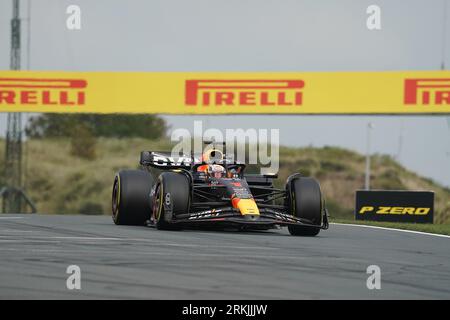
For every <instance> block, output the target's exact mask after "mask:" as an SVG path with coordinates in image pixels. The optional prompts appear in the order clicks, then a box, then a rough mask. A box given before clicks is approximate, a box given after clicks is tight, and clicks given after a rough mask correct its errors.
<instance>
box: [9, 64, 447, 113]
mask: <svg viewBox="0 0 450 320" xmlns="http://www.w3.org/2000/svg"><path fill="white" fill-rule="evenodd" d="M0 112H63V113H158V114H258V113H260V114H450V71H407V72H403V71H402V72H251V73H249V72H214V73H209V72H34V71H33V72H31V71H30V72H29V71H0Z"/></svg>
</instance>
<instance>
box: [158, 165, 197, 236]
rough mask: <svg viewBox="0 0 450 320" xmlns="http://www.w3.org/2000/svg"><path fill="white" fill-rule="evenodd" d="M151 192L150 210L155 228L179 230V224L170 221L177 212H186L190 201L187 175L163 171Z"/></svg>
mask: <svg viewBox="0 0 450 320" xmlns="http://www.w3.org/2000/svg"><path fill="white" fill-rule="evenodd" d="M152 193H153V194H152V199H151V202H152V212H153V220H154V222H155V226H156V228H157V229H159V230H180V229H181V228H180V226H179V225H176V224H174V223H171V221H172V220H173V218H174V217H176V215H177V214H180V213H188V210H189V203H190V199H189V198H190V184H189V180H188V177H187V176H186V175H184V174H182V173H177V172H163V173H161V175H160V176H159V178H158V181H157V182H156V185H155V189H154V192H152ZM168 206H170V208H171V212H167V210H166V208H167V207H168Z"/></svg>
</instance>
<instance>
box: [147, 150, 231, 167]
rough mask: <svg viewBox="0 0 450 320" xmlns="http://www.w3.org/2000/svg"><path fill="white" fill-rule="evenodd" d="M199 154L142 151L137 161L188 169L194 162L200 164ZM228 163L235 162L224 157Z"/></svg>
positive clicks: (157, 165) (151, 165)
mask: <svg viewBox="0 0 450 320" xmlns="http://www.w3.org/2000/svg"><path fill="white" fill-rule="evenodd" d="M201 159H202V157H201V155H178V156H177V155H173V154H172V153H170V152H164V151H142V152H141V157H140V160H139V163H140V164H141V165H142V166H146V167H148V166H150V167H153V168H158V169H190V168H192V166H194V165H196V164H201V163H203V162H202V160H201ZM225 162H226V163H228V164H237V162H234V161H232V160H229V159H226V160H225Z"/></svg>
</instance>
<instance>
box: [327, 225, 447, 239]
mask: <svg viewBox="0 0 450 320" xmlns="http://www.w3.org/2000/svg"><path fill="white" fill-rule="evenodd" d="M330 224H335V225H339V226H352V227H361V228H372V229H381V230H389V231H400V232H407V233H415V234H423V235H427V236H434V237H440V238H450V236H447V235H445V234H437V233H429V232H422V231H413V230H405V229H397V228H386V227H377V226H369V225H366V224H352V223H334V222H332V223H330Z"/></svg>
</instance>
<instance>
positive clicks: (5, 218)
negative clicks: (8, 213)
mask: <svg viewBox="0 0 450 320" xmlns="http://www.w3.org/2000/svg"><path fill="white" fill-rule="evenodd" d="M0 219H4V220H7V219H23V217H0Z"/></svg>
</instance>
